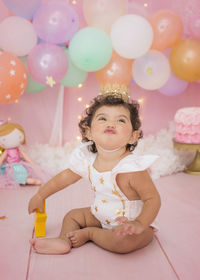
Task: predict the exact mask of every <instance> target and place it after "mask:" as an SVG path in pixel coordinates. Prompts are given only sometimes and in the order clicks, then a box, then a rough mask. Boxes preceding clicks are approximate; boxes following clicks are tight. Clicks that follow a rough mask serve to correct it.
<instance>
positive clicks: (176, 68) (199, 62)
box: [170, 39, 200, 82]
mask: <svg viewBox="0 0 200 280" xmlns="http://www.w3.org/2000/svg"><path fill="white" fill-rule="evenodd" d="M170 64H171V69H172V71H173V72H174V74H175V75H176V76H177V77H178V78H180V79H182V80H185V81H189V82H194V81H198V80H200V41H199V40H195V39H186V40H182V41H180V42H179V43H178V44H176V45H175V46H174V47H173V49H172V51H171V54H170Z"/></svg>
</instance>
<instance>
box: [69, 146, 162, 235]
mask: <svg viewBox="0 0 200 280" xmlns="http://www.w3.org/2000/svg"><path fill="white" fill-rule="evenodd" d="M90 144H91V143H90V142H87V143H84V144H80V146H79V147H77V148H76V149H75V150H74V151H73V152H72V154H71V156H70V160H69V168H70V169H71V170H72V171H73V172H75V173H77V174H79V175H80V176H81V177H83V178H87V179H89V181H90V183H91V186H92V189H93V191H94V202H93V204H92V205H91V212H92V214H93V215H94V216H95V217H96V218H97V219H98V220H99V221H100V222H101V225H102V228H106V229H112V228H113V227H115V226H116V225H118V224H117V223H116V222H115V219H116V218H117V217H119V216H125V217H127V218H128V219H129V220H135V219H136V217H138V216H139V214H140V212H141V210H142V207H143V202H142V201H141V200H128V198H127V197H126V196H125V195H124V193H123V192H122V191H121V190H120V188H119V187H118V186H117V182H116V176H117V174H119V173H128V172H134V171H142V170H145V169H147V168H148V167H150V166H151V165H152V164H153V162H154V161H155V160H156V159H157V158H158V156H156V155H143V156H136V155H134V154H133V153H131V154H130V155H128V156H126V157H125V158H123V159H122V160H121V161H120V162H119V163H118V164H117V165H116V166H115V167H114V168H113V169H112V170H111V171H106V172H98V171H97V170H96V169H95V168H94V167H93V163H94V161H95V158H96V155H97V154H96V153H92V152H90V151H88V147H87V146H88V145H90ZM151 226H152V227H154V228H157V226H156V224H155V221H154V222H153V223H152V224H151Z"/></svg>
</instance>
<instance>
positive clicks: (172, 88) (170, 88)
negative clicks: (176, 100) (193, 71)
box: [158, 72, 188, 96]
mask: <svg viewBox="0 0 200 280" xmlns="http://www.w3.org/2000/svg"><path fill="white" fill-rule="evenodd" d="M187 86H188V82H186V81H183V80H181V79H179V78H177V77H176V76H175V75H174V74H173V73H172V72H171V75H170V77H169V79H168V81H167V82H166V83H165V84H164V86H162V87H161V88H159V89H158V91H159V92H160V93H162V94H164V95H167V96H176V95H179V94H181V93H182V92H184V91H185V90H186V88H187Z"/></svg>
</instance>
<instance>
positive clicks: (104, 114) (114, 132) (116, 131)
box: [88, 105, 135, 150]
mask: <svg viewBox="0 0 200 280" xmlns="http://www.w3.org/2000/svg"><path fill="white" fill-rule="evenodd" d="M133 135H134V131H133V128H132V124H131V120H130V112H129V110H128V109H127V108H124V107H123V106H121V105H118V106H102V107H100V108H99V109H98V110H97V111H96V112H95V114H94V116H93V119H92V123H91V127H90V128H89V132H88V138H89V139H90V140H93V141H94V142H95V144H96V147H97V149H98V145H99V146H100V147H101V148H103V149H106V150H113V149H116V148H119V147H123V146H124V147H125V146H126V145H127V144H128V143H129V144H132V141H133ZM134 142H135V140H134Z"/></svg>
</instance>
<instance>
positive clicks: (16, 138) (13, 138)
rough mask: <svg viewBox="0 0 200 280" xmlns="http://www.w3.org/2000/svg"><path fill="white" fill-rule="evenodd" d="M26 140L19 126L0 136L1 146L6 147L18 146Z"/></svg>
mask: <svg viewBox="0 0 200 280" xmlns="http://www.w3.org/2000/svg"><path fill="white" fill-rule="evenodd" d="M23 142H24V134H23V133H22V132H21V131H20V130H19V129H17V128H15V129H14V130H13V131H12V132H10V133H9V134H7V135H4V136H0V146H1V147H3V148H4V149H11V148H15V147H18V146H19V145H20V144H21V143H23Z"/></svg>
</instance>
